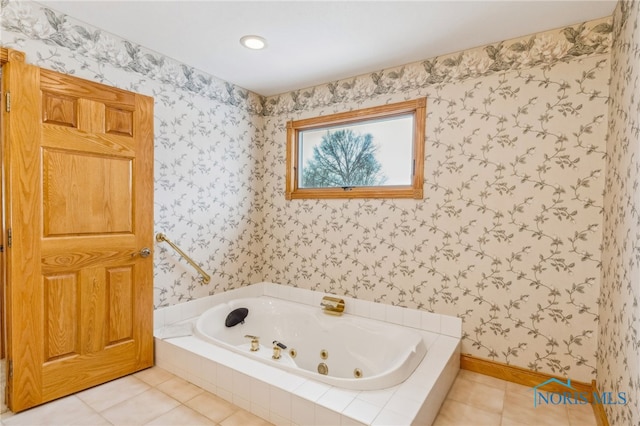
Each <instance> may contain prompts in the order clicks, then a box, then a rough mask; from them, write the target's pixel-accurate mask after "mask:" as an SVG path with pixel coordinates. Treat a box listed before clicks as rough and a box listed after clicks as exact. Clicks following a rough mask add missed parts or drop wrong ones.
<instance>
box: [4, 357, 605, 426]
mask: <svg viewBox="0 0 640 426" xmlns="http://www.w3.org/2000/svg"><path fill="white" fill-rule="evenodd" d="M0 423H1V424H2V425H6V426H18V425H29V426H31V425H91V426H99V425H180V426H184V425H220V426H235V425H238V426H252V425H255V426H261V425H269V424H270V423H268V422H266V421H264V420H262V419H261V418H259V417H256V416H254V415H253V414H251V413H249V412H247V411H245V410H243V409H241V408H239V407H237V406H235V405H233V404H231V403H229V402H227V401H225V400H224V399H222V398H220V397H218V396H215V395H213V394H211V393H209V392H206V391H204V390H203V389H200V388H199V387H197V386H194V385H193V384H191V383H189V382H186V381H184V380H183V379H181V378H179V377H177V376H174V375H173V374H171V373H168V372H167V371H165V370H163V369H161V368H159V367H153V368H150V369H148V370H144V371H141V372H139V373H136V374H134V375H131V376H127V377H124V378H122V379H118V380H114V381H112V382H109V383H106V384H104V385H101V386H97V387H95V388H92V389H89V390H86V391H83V392H79V393H77V394H75V395H72V396H68V397H66V398H62V399H59V400H57V401H53V402H50V403H48V404H45V405H42V406H40V407H36V408H32V409H31V410H27V411H24V412H22V413H18V414H12V413H9V412H7V413H3V414H1V415H0ZM446 425H459V426H466V425H474V426H476V425H478V426H479V425H495V426H507V425H553V426H560V425H569V426H595V425H596V421H595V417H594V415H593V411H592V410H591V406H589V405H575V406H564V405H559V406H552V407H546V406H545V407H538V408H533V403H532V395H531V388H529V387H526V386H521V385H516V384H513V383H509V382H505V381H503V380H499V379H495V378H493V377H489V376H484V375H481V374H477V373H472V372H470V371H465V370H461V371H460V373H459V374H458V377H457V378H456V381H455V382H454V384H453V387H452V388H451V390H450V392H449V394H448V395H447V399H446V400H445V402H444V404H443V406H442V408H441V409H440V413H439V414H438V417H437V418H436V420H435V423H434V426H446ZM336 426H337V425H336Z"/></svg>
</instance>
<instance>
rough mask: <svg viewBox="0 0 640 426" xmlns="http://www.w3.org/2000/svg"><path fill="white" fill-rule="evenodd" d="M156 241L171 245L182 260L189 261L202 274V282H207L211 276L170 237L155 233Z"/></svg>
mask: <svg viewBox="0 0 640 426" xmlns="http://www.w3.org/2000/svg"><path fill="white" fill-rule="evenodd" d="M156 241H157V242H159V243H161V242H163V241H164V242H166V243H167V244H169V245H170V246H171V247H173V249H174V250H175V251H177V252H178V253H179V254H180V256H182V257H183V258H184V260H186V261H187V262H189V264H190V265H191V266H193V267H194V268H196V270H197V271H198V272H199V273H200V275H202V280H201V281H202V284H209V281H211V277H210V276H209V274H207V273H206V272H205V271H203V270H202V268H201V267H199V266H198V264H197V263H196V262H194V261H193V259H191V258H190V257H189V256H187V254H186V253H185V252H183V251H182V250H180V247H178V246H177V245H175V244H174V243H173V242H172V241H171V240H170V239H168V238H167V236H166V235H164V234H163V233H157V234H156Z"/></svg>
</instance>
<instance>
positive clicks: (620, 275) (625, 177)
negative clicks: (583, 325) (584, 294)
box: [597, 1, 640, 426]
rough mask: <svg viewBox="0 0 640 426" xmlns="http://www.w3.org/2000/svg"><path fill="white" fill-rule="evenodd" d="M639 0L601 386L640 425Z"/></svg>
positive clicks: (614, 112)
mask: <svg viewBox="0 0 640 426" xmlns="http://www.w3.org/2000/svg"><path fill="white" fill-rule="evenodd" d="M639 25H640V2H638V1H633V2H632V1H623V2H619V3H618V5H617V7H616V10H615V13H614V32H613V49H612V57H611V83H610V96H611V101H610V102H611V103H610V106H609V120H608V121H609V134H608V138H607V166H606V170H607V173H606V181H605V192H604V194H605V195H604V206H605V209H604V232H603V243H602V246H603V249H602V284H601V291H600V324H599V330H600V332H599V342H598V379H597V381H598V389H599V390H600V392H614V393H616V394H617V393H618V392H626V393H627V395H628V399H629V402H628V404H627V405H624V406H622V405H615V406H614V405H609V406H606V410H607V418H608V419H609V423H610V424H611V425H614V426H615V425H640V409H639V407H640V211H638V209H640V28H638V27H639Z"/></svg>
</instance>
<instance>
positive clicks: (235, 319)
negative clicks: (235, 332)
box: [224, 308, 249, 327]
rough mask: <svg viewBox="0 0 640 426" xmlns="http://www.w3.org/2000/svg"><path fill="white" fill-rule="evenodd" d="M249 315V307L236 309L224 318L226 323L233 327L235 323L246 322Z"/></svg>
mask: <svg viewBox="0 0 640 426" xmlns="http://www.w3.org/2000/svg"><path fill="white" fill-rule="evenodd" d="M247 315H249V310H248V309H247V308H238V309H234V310H233V311H231V312H230V313H229V315H227V319H225V320H224V325H226V326H227V327H233V326H234V325H238V324H244V319H245V318H246V317H247Z"/></svg>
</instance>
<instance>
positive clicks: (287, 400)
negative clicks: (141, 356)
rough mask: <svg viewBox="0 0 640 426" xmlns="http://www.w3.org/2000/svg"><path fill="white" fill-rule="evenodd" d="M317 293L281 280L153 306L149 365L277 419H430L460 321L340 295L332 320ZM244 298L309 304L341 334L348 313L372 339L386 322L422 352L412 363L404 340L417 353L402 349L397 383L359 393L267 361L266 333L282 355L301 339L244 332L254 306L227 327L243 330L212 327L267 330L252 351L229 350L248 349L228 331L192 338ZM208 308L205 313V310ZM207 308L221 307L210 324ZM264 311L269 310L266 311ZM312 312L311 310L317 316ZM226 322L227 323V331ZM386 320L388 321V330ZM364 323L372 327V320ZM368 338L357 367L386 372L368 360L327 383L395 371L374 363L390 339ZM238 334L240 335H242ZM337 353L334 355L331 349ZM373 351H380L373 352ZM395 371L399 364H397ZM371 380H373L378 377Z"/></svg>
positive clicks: (455, 349)
mask: <svg viewBox="0 0 640 426" xmlns="http://www.w3.org/2000/svg"><path fill="white" fill-rule="evenodd" d="M324 295H325V294H323V293H321V292H315V291H311V290H304V289H299V288H293V287H290V286H284V285H278V284H273V283H258V284H252V285H250V286H246V287H241V288H239V289H235V290H230V291H226V292H224V293H220V294H216V295H212V296H208V297H204V298H200V299H197V300H193V301H190V302H186V303H181V304H179V305H174V306H169V307H166V308H161V309H156V310H155V312H154V334H155V336H156V338H155V363H156V365H157V366H159V367H161V368H164V369H166V370H168V371H170V372H172V373H173V374H175V375H177V376H179V377H182V378H183V379H185V380H188V381H189V382H191V383H193V384H195V385H197V386H199V387H201V388H203V389H205V390H207V391H209V392H211V393H214V394H216V395H218V396H220V397H222V398H224V399H226V400H227V401H229V402H232V403H233V404H235V405H238V406H240V407H241V408H244V409H245V410H247V411H250V412H251V413H253V414H255V415H257V416H259V417H262V418H263V419H265V420H268V421H270V422H271V423H274V424H276V425H278V426H280V425H292V426H293V425H301V426H303V425H304V426H307V425H350V426H353V425H355V426H360V425H375V426H381V425H394V426H397V425H410V424H411V425H420V426H423V425H430V424H431V423H432V422H433V420H434V418H435V416H436V415H437V413H438V410H439V408H440V405H441V404H442V402H443V401H444V399H445V397H446V395H447V392H448V391H449V389H450V387H451V385H452V384H453V381H454V380H455V377H456V375H457V373H458V370H459V368H460V339H461V335H462V323H461V320H460V319H459V318H455V317H450V316H446V315H439V314H433V313H429V312H424V311H418V310H414V309H407V308H402V307H398V306H391V305H384V304H380V303H374V302H368V301H363V300H358V299H352V298H348V297H343V298H344V300H345V315H344V316H343V317H338V318H331V317H329V316H328V315H326V314H324V313H322V312H321V308H320V301H321V299H322V297H323V296H324ZM265 296H266V297H265ZM249 300H253V301H258V300H262V301H268V302H267V304H268V303H271V302H273V303H276V302H283V303H284V306H287V310H291V309H294V306H295V309H297V308H298V307H302V308H304V307H308V308H310V309H312V311H313V312H317V315H318V316H319V319H321V320H322V321H324V320H329V321H330V324H337V323H340V325H342V326H343V327H338V328H337V329H336V330H335V333H340V332H341V331H342V329H343V328H345V329H346V328H347V327H344V325H345V324H347V322H351V320H353V322H354V323H359V321H360V320H365V319H367V320H373V321H372V322H371V323H370V324H375V325H376V327H373V328H372V330H373V333H374V334H373V336H375V331H376V328H377V327H378V326H379V327H380V330H383V329H384V330H385V331H388V330H391V329H393V330H394V331H393V334H394V335H395V334H404V333H400V331H401V330H402V331H403V332H408V333H409V335H411V334H414V333H415V334H416V335H418V336H420V337H421V339H422V344H423V345H424V347H425V348H426V353H425V354H424V357H422V360H421V361H420V360H419V358H420V357H421V356H420V355H419V352H420V346H421V344H420V343H418V344H417V345H414V344H412V343H410V344H409V345H407V347H409V348H410V349H409V350H408V352H412V349H413V347H414V346H415V348H416V355H415V356H413V355H411V356H409V355H408V356H407V358H412V357H413V358H414V360H415V361H416V362H417V366H416V367H415V368H414V369H413V371H412V372H410V375H409V376H408V377H406V379H405V380H404V381H402V382H401V383H399V384H395V385H391V386H389V387H386V388H384V389H376V390H358V389H352V388H346V387H344V386H345V385H344V384H340V385H338V384H333V383H327V382H322V381H320V380H321V379H323V378H322V377H318V376H317V375H316V376H312V375H311V374H313V373H308V374H307V373H304V372H302V369H298V368H297V366H296V367H295V368H293V365H290V367H292V368H290V369H286V368H285V369H283V368H282V365H281V364H282V363H279V362H276V361H274V362H273V363H272V362H271V359H270V356H271V354H272V345H271V342H272V341H273V340H274V339H276V340H279V341H282V343H284V344H285V345H287V346H288V348H287V351H283V353H284V352H288V350H289V348H291V347H294V348H295V349H297V350H298V351H302V349H301V348H302V347H303V346H306V344H302V346H300V347H298V343H297V340H296V339H297V338H298V337H297V336H295V333H293V336H292V337H285V335H286V334H285V333H284V331H283V334H282V335H276V336H275V337H272V336H271V335H269V332H268V331H264V332H263V331H262V329H261V328H260V329H258V331H257V332H256V331H253V330H252V331H251V332H250V331H249V326H250V325H251V323H252V321H253V320H255V319H256V317H259V315H258V314H257V312H253V311H254V309H255V310H256V311H258V309H257V308H255V307H251V306H249V309H250V310H249V315H248V316H247V318H246V321H245V324H244V325H238V326H235V327H243V329H242V331H241V329H238V330H231V329H230V330H222V331H221V333H222V334H226V333H227V331H228V332H229V333H237V334H238V335H240V334H241V333H242V336H244V333H245V330H246V333H247V334H250V333H256V334H258V333H266V334H265V335H260V334H259V336H260V337H261V339H260V342H261V348H260V350H259V351H258V352H256V353H254V355H257V356H258V357H252V356H245V355H244V354H239V353H238V350H240V351H242V350H243V345H247V346H246V347H248V344H249V342H248V340H246V341H238V340H237V338H236V337H234V338H231V340H228V341H229V342H230V344H225V343H222V342H221V341H220V342H217V343H213V342H212V341H211V340H209V338H206V339H203V338H202V337H200V336H197V335H195V334H200V335H204V334H209V335H211V337H215V336H216V333H217V332H216V330H215V328H216V327H219V326H222V327H224V320H225V316H226V314H227V313H228V312H227V310H228V309H229V308H230V307H233V306H236V305H237V304H238V301H242V303H244V302H247V303H249ZM251 303H253V302H251ZM260 303H263V302H260ZM216 307H222V308H216ZM212 308H213V309H214V310H210V309H212ZM215 309H221V310H224V311H225V312H224V314H221V316H218V318H217V319H213V318H209V319H211V321H209V320H207V319H205V318H208V317H209V315H211V316H212V317H215V316H217V315H218V313H214V312H215ZM265 312H268V310H267V311H265ZM252 313H254V314H255V317H254V318H253V319H252V318H251V315H252ZM274 315H280V314H275V313H271V314H270V316H271V318H269V322H270V323H277V322H279V321H280V320H275V318H274V317H273V316H274ZM312 315H314V316H315V315H316V313H314V314H312ZM333 320H335V321H333ZM198 322H200V323H201V327H200V331H195V330H196V329H197V328H198V327H197V324H198ZM253 322H259V323H260V324H262V323H267V321H262V320H259V321H253ZM281 322H282V326H283V327H284V328H287V327H292V326H293V325H294V324H292V323H291V322H290V321H287V320H285V319H284V318H283V319H282V321H281ZM209 324H212V325H209ZM261 326H262V325H260V327H261ZM208 327H211V328H208ZM235 327H232V329H233V328H235ZM387 327H392V328H391V329H389V328H387ZM369 328H370V330H371V327H369ZM184 329H188V330H191V329H193V330H194V331H193V334H192V335H182V336H180V337H177V336H176V337H168V336H169V335H171V333H174V332H175V331H176V330H178V331H180V330H184ZM218 332H220V330H218ZM313 333H315V332H313ZM363 333H364V332H363ZM185 334H189V333H185ZM359 334H360V333H359ZM382 334H385V337H389V336H386V334H388V333H387V332H385V333H382ZM377 339H378V338H377V337H371V336H370V337H369V338H367V342H373V341H374V340H375V341H376V342H375V343H373V345H372V347H369V348H367V349H366V350H365V351H364V360H363V365H365V362H370V361H369V360H375V361H373V362H372V364H375V365H386V367H382V368H381V369H382V370H386V371H384V372H378V373H375V372H374V371H377V370H375V368H377V367H375V366H374V365H372V366H365V367H364V368H363V370H364V372H365V374H364V375H363V376H364V377H363V378H362V379H357V380H355V379H348V378H339V377H334V378H333V379H330V380H336V382H334V383H338V382H339V381H340V380H344V381H350V383H353V382H360V381H362V382H361V383H365V380H367V379H373V378H375V377H377V376H379V377H385V379H384V380H387V379H388V377H391V376H394V375H395V374H397V373H398V371H394V370H398V369H397V368H394V367H392V366H390V365H389V364H394V362H391V363H385V364H383V363H382V362H381V361H380V359H381V358H383V357H384V356H385V354H386V353H387V351H388V350H390V349H397V348H390V346H396V344H395V342H394V340H389V342H392V343H393V344H392V345H390V344H388V343H380V342H378V341H377ZM216 340H218V339H216ZM223 340H224V339H223ZM242 340H245V339H244V338H242ZM330 340H332V339H330ZM385 341H386V340H385ZM291 342H293V343H291ZM398 345H399V344H398ZM238 346H239V347H238ZM356 346H358V345H356ZM324 349H326V348H324ZM316 350H317V347H316ZM337 350H338V352H339V349H337ZM404 350H405V352H406V351H407V349H406V348H405V349H404ZM328 351H329V357H328V358H327V360H325V362H326V363H327V364H328V365H329V367H330V373H335V372H337V370H339V369H338V367H336V366H335V364H331V362H332V360H333V357H334V355H336V353H334V352H335V350H334V349H328ZM305 352H306V350H305ZM313 352H315V350H312V351H311V353H313ZM258 354H259V355H258ZM301 357H302V355H298V356H297V357H296V358H295V360H297V361H301ZM377 357H381V358H380V359H378V358H377ZM392 357H393V358H394V359H398V358H400V359H402V358H403V354H402V350H400V352H396V353H395V355H393V356H392ZM336 358H337V355H336ZM284 360H285V361H286V360H287V358H284ZM289 361H291V359H289ZM317 361H318V358H317V357H316V356H315V355H312V362H311V366H313V365H314V364H316V362H317ZM287 362H288V361H287ZM347 362H348V361H347ZM412 362H413V361H409V363H408V364H406V365H411V364H412ZM300 364H302V362H300ZM349 368H351V367H349ZM369 368H370V369H369ZM411 369H412V367H408V370H411ZM311 370H313V368H311ZM399 370H402V368H400V369H399ZM347 371H348V370H347ZM402 375H404V373H403V374H402ZM324 379H328V377H324ZM376 380H377V379H376ZM400 380H402V379H400ZM374 381H375V380H373V381H372V382H374ZM347 386H348V385H347ZM372 386H374V387H375V388H377V387H378V385H377V384H376V385H372ZM380 386H383V385H380Z"/></svg>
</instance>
